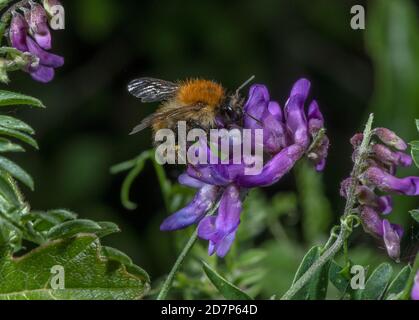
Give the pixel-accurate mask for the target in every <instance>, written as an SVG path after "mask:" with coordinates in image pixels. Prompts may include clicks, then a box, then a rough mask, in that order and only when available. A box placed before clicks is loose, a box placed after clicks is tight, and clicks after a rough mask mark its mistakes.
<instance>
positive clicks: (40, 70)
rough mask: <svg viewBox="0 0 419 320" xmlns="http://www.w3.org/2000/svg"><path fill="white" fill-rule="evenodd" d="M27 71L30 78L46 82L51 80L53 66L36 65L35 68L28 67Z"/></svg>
mask: <svg viewBox="0 0 419 320" xmlns="http://www.w3.org/2000/svg"><path fill="white" fill-rule="evenodd" d="M29 73H30V75H31V77H32V79H34V80H36V81H38V82H42V83H48V82H50V81H52V80H53V79H54V75H55V71H54V68H50V67H45V66H38V67H37V68H35V69H30V71H29Z"/></svg>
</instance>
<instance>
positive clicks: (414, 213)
mask: <svg viewBox="0 0 419 320" xmlns="http://www.w3.org/2000/svg"><path fill="white" fill-rule="evenodd" d="M410 215H411V216H412V218H413V219H414V220H415V221H416V222H417V223H419V210H412V211H410Z"/></svg>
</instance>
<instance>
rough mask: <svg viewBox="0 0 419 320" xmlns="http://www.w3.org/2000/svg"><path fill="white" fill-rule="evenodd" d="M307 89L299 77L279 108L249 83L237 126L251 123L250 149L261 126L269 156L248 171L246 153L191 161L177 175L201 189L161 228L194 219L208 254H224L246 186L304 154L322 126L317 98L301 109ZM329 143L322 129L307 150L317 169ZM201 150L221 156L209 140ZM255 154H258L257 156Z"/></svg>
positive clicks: (267, 181) (263, 182) (274, 175)
mask: <svg viewBox="0 0 419 320" xmlns="http://www.w3.org/2000/svg"><path fill="white" fill-rule="evenodd" d="M309 89H310V82H309V81H308V80H305V79H301V80H299V81H297V82H296V84H295V85H294V86H293V88H292V90H291V96H290V98H289V99H288V101H287V103H286V104H285V108H284V110H282V109H281V107H280V105H279V104H278V103H277V102H275V101H271V100H270V96H269V92H268V89H267V88H266V86H264V85H254V86H252V87H251V88H250V91H249V97H248V100H247V102H246V104H245V106H244V111H245V112H244V119H243V128H239V130H240V129H250V131H251V133H252V135H251V139H252V140H251V147H252V149H256V148H257V145H256V140H255V136H256V133H257V131H256V130H263V141H262V143H263V151H264V152H265V154H267V155H268V158H267V159H264V161H262V168H261V171H260V172H258V174H253V175H252V174H248V172H247V169H249V168H251V165H250V164H249V163H251V162H249V161H248V160H250V159H248V158H247V156H245V155H242V158H241V159H239V160H241V162H240V163H234V162H232V161H230V162H228V163H226V164H221V163H220V162H218V163H217V164H199V165H192V164H189V165H188V167H187V170H186V174H183V175H181V176H180V178H179V181H180V183H182V184H185V185H189V186H191V187H194V188H198V189H199V191H198V193H197V194H196V195H195V198H194V199H193V201H192V202H191V203H190V204H189V205H187V206H186V207H185V208H183V209H181V210H180V211H178V212H177V213H175V214H174V215H172V216H170V217H169V218H168V219H166V220H165V221H164V222H163V224H162V226H161V229H162V230H175V229H180V228H184V227H186V226H188V225H191V224H196V223H198V224H199V225H198V236H199V237H200V238H202V239H204V240H208V241H209V254H210V255H212V254H214V253H216V254H217V255H218V256H219V257H224V256H225V255H226V254H227V252H228V250H229V249H230V247H231V245H232V243H233V241H234V238H235V235H236V232H237V228H238V226H239V224H240V214H241V211H242V201H243V197H244V195H245V194H246V193H247V190H248V189H249V188H255V187H263V186H270V185H272V184H274V183H277V182H278V181H279V180H280V179H281V178H282V177H283V176H284V175H285V174H287V173H288V172H289V171H290V170H291V169H292V168H293V167H294V165H295V164H296V162H297V161H298V160H300V159H301V158H303V157H304V156H305V155H306V153H307V152H308V148H309V146H310V144H311V141H312V139H313V138H314V137H315V136H317V134H318V133H319V132H320V130H321V129H323V127H324V119H323V115H322V114H321V112H320V109H319V107H318V105H317V103H316V102H313V103H311V105H310V107H309V108H308V112H307V113H306V111H305V103H306V100H307V97H308V94H309ZM220 123H221V121H220ZM237 125H238V124H237ZM328 146H329V140H328V139H327V137H326V136H325V135H324V136H323V139H322V140H321V141H320V143H319V144H318V145H317V146H314V148H313V149H312V150H310V155H311V156H310V155H309V159H311V160H313V162H314V164H315V166H316V167H317V169H323V168H324V164H325V158H326V156H327V149H328ZM199 150H201V151H205V152H206V155H207V160H209V159H213V158H215V159H218V158H219V156H218V155H214V154H213V152H212V150H211V148H209V146H208V145H207V143H200V144H198V145H197V151H199ZM255 159H256V160H261V158H260V157H259V158H255ZM253 160H254V159H253ZM218 199H221V200H220V207H219V209H218V212H217V214H216V215H215V216H205V215H206V214H207V213H208V211H209V210H210V208H211V207H212V206H213V205H214V204H215V203H216V202H217V200H218Z"/></svg>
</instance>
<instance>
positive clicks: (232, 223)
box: [198, 184, 242, 257]
mask: <svg viewBox="0 0 419 320" xmlns="http://www.w3.org/2000/svg"><path fill="white" fill-rule="evenodd" d="M241 210H242V202H241V199H240V188H239V187H238V186H236V185H234V184H231V185H229V186H227V188H226V189H225V190H224V193H223V195H222V197H221V201H220V207H219V209H218V214H217V216H211V217H205V218H204V219H202V221H201V222H200V223H199V226H198V236H199V237H200V238H202V239H205V240H208V241H209V242H210V245H209V249H208V253H209V255H213V254H214V253H217V255H218V256H219V257H224V256H225V255H226V254H227V252H228V250H229V249H230V247H231V245H232V243H233V241H234V238H235V236H236V231H237V228H238V227H239V224H240V213H241Z"/></svg>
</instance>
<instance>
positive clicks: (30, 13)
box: [9, 2, 64, 83]
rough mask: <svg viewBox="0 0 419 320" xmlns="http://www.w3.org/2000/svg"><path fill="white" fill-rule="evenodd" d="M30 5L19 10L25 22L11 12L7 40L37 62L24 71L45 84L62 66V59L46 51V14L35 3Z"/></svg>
mask: <svg viewBox="0 0 419 320" xmlns="http://www.w3.org/2000/svg"><path fill="white" fill-rule="evenodd" d="M30 4H31V8H30V9H27V8H21V9H22V10H23V11H24V12H25V17H26V20H25V18H24V17H23V16H22V15H21V14H19V13H17V12H15V11H14V12H12V21H11V24H10V31H9V39H10V42H11V44H12V46H13V47H14V48H16V49H17V50H19V51H21V52H28V53H30V54H31V55H33V56H34V57H36V58H37V59H38V60H39V62H38V63H32V64H29V65H27V66H26V67H25V68H24V70H25V71H26V72H28V73H29V74H30V75H31V77H32V78H33V79H34V80H36V81H39V82H43V83H47V82H50V81H51V80H52V79H53V78H54V75H55V69H56V68H59V67H61V66H63V65H64V58H63V57H61V56H58V55H55V54H52V53H50V52H48V51H46V50H48V49H50V48H51V34H50V30H49V27H48V20H47V14H46V12H45V10H44V8H43V7H42V6H41V5H39V4H37V3H35V2H30ZM31 35H32V36H33V38H32V37H31ZM44 49H46V50H44Z"/></svg>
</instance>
